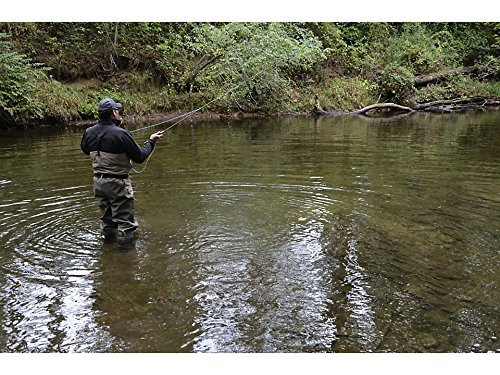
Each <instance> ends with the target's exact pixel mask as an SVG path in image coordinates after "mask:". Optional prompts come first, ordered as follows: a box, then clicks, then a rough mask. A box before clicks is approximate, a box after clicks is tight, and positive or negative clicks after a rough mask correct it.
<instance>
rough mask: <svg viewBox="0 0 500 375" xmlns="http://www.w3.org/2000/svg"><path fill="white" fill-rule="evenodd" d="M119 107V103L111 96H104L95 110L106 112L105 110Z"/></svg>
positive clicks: (118, 108) (120, 106)
mask: <svg viewBox="0 0 500 375" xmlns="http://www.w3.org/2000/svg"><path fill="white" fill-rule="evenodd" d="M121 108H122V105H121V103H117V102H115V101H114V100H113V99H111V98H104V99H103V100H101V101H100V102H99V106H98V107H97V110H98V111H99V112H106V111H111V110H112V109H116V110H120V109H121Z"/></svg>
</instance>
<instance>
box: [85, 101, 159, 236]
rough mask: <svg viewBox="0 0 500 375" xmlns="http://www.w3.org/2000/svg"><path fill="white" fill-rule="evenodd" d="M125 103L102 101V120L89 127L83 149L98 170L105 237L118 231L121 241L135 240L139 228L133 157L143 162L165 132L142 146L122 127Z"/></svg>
mask: <svg viewBox="0 0 500 375" xmlns="http://www.w3.org/2000/svg"><path fill="white" fill-rule="evenodd" d="M121 108H122V105H121V104H120V103H116V102H115V101H114V100H113V99H111V98H104V99H102V100H101V101H100V102H99V106H98V114H99V122H98V123H97V124H96V125H94V126H92V127H90V128H88V129H86V130H85V133H84V134H83V138H82V141H81V149H82V151H83V152H84V153H85V154H87V155H90V156H91V159H92V168H93V170H94V196H95V197H96V198H97V199H98V200H99V206H100V208H101V213H102V216H101V219H100V227H101V232H102V234H103V236H104V239H105V240H109V239H114V238H116V235H117V234H118V241H119V243H124V244H126V243H131V242H133V239H134V238H135V230H136V229H137V227H138V224H137V221H136V220H135V217H134V192H133V190H132V185H131V183H130V179H129V176H128V174H129V172H130V170H131V169H132V163H131V160H132V161H134V162H135V163H143V162H144V161H145V160H146V159H147V158H148V157H149V155H151V152H153V149H154V147H155V144H156V141H157V140H158V139H160V138H162V137H163V132H162V131H159V132H156V133H154V134H152V135H151V136H150V137H149V139H148V140H147V141H146V143H145V144H144V147H140V146H139V145H138V144H137V142H136V141H135V140H134V139H133V138H132V135H131V134H130V133H129V132H128V131H126V130H125V129H122V128H120V127H119V126H118V125H120V124H121V121H122V118H121V116H120V113H119V111H120V109H121ZM117 231H118V233H116V232H117Z"/></svg>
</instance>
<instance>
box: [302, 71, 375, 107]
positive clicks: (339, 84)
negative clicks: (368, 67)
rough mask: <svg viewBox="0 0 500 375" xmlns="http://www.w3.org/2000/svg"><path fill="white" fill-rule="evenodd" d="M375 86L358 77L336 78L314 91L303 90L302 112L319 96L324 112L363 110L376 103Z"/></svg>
mask: <svg viewBox="0 0 500 375" xmlns="http://www.w3.org/2000/svg"><path fill="white" fill-rule="evenodd" d="M377 89H378V86H377V84H375V83H373V82H370V81H367V80H365V79H363V78H360V77H352V78H351V77H338V78H333V79H331V80H330V81H328V83H327V84H326V83H324V84H321V85H320V86H319V87H316V88H315V89H314V90H311V89H306V90H304V95H303V96H304V98H308V99H309V100H304V104H306V105H305V106H303V107H302V108H301V109H302V110H303V111H310V110H311V108H312V104H313V103H312V102H311V98H314V96H315V94H320V99H321V100H320V104H321V107H322V108H323V109H324V110H325V111H343V110H346V109H357V108H363V107H365V106H367V105H370V104H373V103H375V102H376V101H377Z"/></svg>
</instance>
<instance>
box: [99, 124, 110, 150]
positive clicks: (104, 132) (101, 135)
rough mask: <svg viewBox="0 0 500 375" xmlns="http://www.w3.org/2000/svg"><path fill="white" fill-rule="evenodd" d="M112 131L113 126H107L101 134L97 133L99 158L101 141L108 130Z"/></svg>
mask: <svg viewBox="0 0 500 375" xmlns="http://www.w3.org/2000/svg"><path fill="white" fill-rule="evenodd" d="M109 129H111V125H106V129H104V131H103V132H102V133H101V132H99V133H97V156H101V139H102V137H104V134H106V133H107V132H108V130H109Z"/></svg>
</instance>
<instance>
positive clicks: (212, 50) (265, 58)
mask: <svg viewBox="0 0 500 375" xmlns="http://www.w3.org/2000/svg"><path fill="white" fill-rule="evenodd" d="M188 47H189V49H190V50H192V51H193V52H194V54H195V56H197V58H198V66H197V67H196V68H195V69H194V70H192V74H191V75H190V77H189V80H188V81H187V82H186V83H187V84H189V85H190V87H191V89H190V91H192V90H193V88H194V89H195V90H197V91H207V90H208V91H211V92H213V93H215V94H218V95H220V94H222V93H224V92H225V91H227V90H229V89H230V88H232V87H234V86H236V85H239V87H238V89H237V90H235V91H233V93H232V96H231V100H232V101H233V103H234V104H233V105H232V106H233V107H236V108H239V109H245V110H253V109H258V110H260V111H262V110H264V111H268V110H276V109H277V108H281V107H282V106H283V104H284V103H285V102H287V101H288V100H290V98H291V97H292V95H293V90H292V89H293V87H294V82H293V79H294V77H297V76H299V75H301V74H304V73H305V72H307V71H308V70H309V69H311V68H312V67H313V66H314V64H316V63H318V62H319V61H321V60H324V59H325V58H326V55H325V51H324V49H323V48H322V45H321V42H320V41H319V40H318V39H317V38H316V37H314V35H312V33H311V32H310V31H308V30H305V29H302V28H300V27H298V26H297V25H295V24H281V23H229V24H225V25H221V26H215V25H212V24H203V25H201V27H199V28H197V29H196V30H195V33H194V35H193V38H192V41H191V42H190V43H189V44H188ZM227 104H228V105H230V104H229V103H227Z"/></svg>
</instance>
